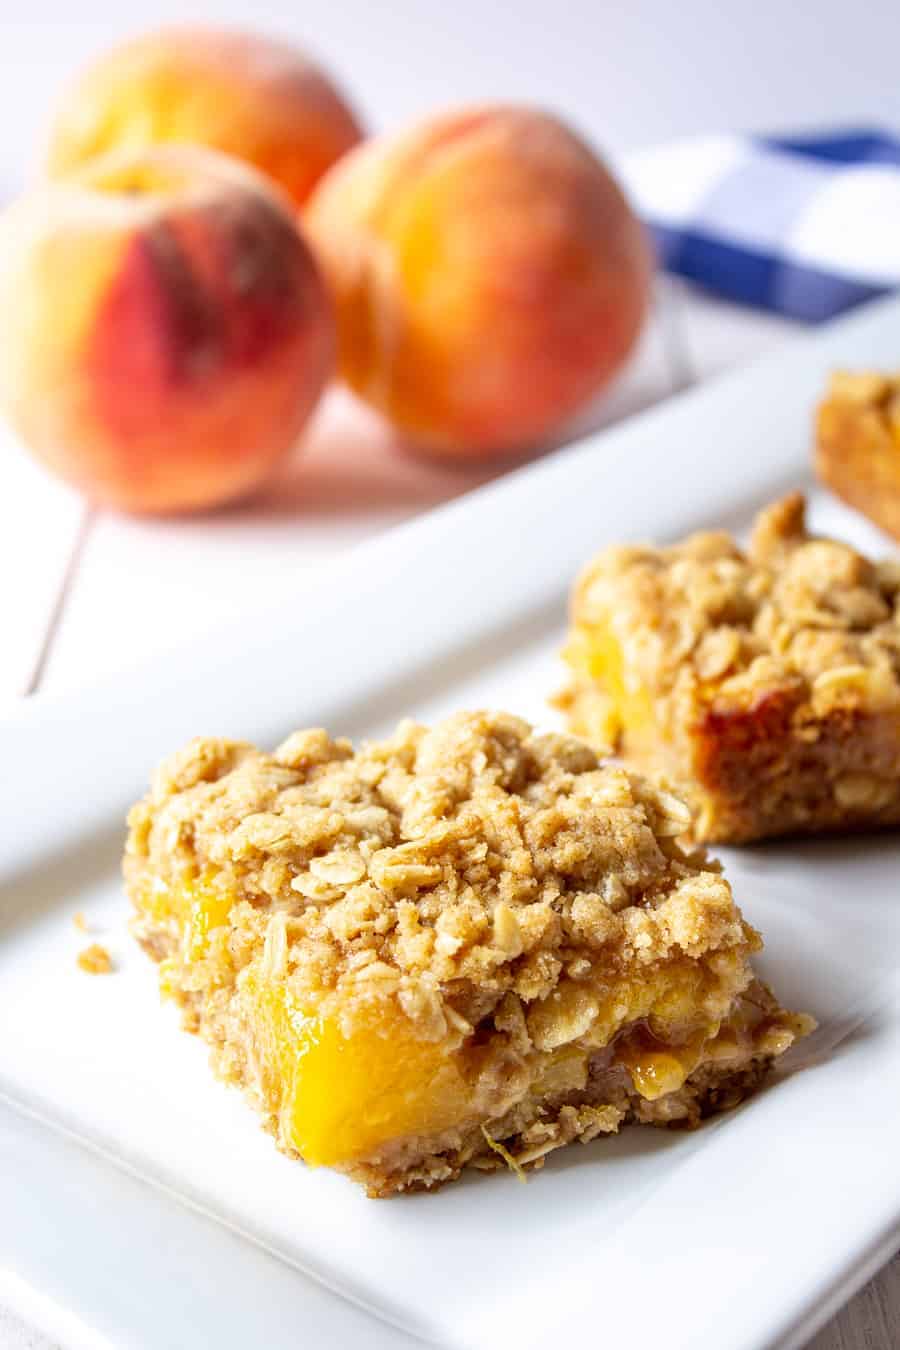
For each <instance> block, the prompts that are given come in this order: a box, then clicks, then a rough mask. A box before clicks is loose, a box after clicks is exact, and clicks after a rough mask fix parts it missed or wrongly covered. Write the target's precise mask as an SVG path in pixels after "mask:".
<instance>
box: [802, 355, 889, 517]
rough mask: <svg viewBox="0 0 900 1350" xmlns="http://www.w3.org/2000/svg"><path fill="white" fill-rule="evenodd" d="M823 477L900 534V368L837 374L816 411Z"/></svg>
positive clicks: (841, 494) (819, 469) (819, 466)
mask: <svg viewBox="0 0 900 1350" xmlns="http://www.w3.org/2000/svg"><path fill="white" fill-rule="evenodd" d="M815 454H816V470H817V472H818V475H819V477H820V478H821V479H822V482H823V483H827V484H828V486H829V487H830V488H831V490H832V491H833V492H836V493H837V495H838V496H839V497H842V498H843V499H844V501H845V502H847V503H848V504H849V505H850V506H853V507H855V508H856V509H857V510H858V511H862V513H863V514H864V515H867V516H868V517H869V519H870V520H873V521H874V522H875V524H876V525H880V526H881V528H882V529H883V530H887V532H888V534H892V535H893V536H894V537H895V538H896V539H900V373H898V374H893V375H883V374H877V373H874V372H860V373H851V372H849V371H839V372H838V373H837V374H835V375H834V376H833V377H832V379H831V382H830V384H829V386H828V389H827V390H826V392H825V396H824V398H823V399H822V401H821V403H820V404H819V407H818V411H817V413H816V451H815Z"/></svg>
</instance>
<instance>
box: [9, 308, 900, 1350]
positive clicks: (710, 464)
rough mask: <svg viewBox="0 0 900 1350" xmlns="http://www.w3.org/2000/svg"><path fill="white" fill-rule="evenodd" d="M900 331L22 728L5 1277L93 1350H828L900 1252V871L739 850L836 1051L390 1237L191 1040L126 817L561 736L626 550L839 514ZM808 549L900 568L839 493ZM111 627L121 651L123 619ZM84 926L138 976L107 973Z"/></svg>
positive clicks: (569, 471)
mask: <svg viewBox="0 0 900 1350" xmlns="http://www.w3.org/2000/svg"><path fill="white" fill-rule="evenodd" d="M898 354H900V304H898V303H897V302H889V303H886V304H884V303H883V304H881V305H879V306H877V307H874V308H871V309H869V310H867V311H866V312H864V313H862V314H860V315H858V316H856V317H854V318H853V319H851V320H848V321H845V322H843V323H840V324H837V325H834V326H832V327H831V328H829V329H827V330H823V331H822V332H820V333H819V334H818V335H816V336H815V337H811V338H809V339H803V340H801V341H800V342H798V343H796V344H795V345H793V346H792V347H791V348H790V349H789V350H784V351H782V352H781V353H779V354H778V355H777V356H776V357H773V358H771V359H766V360H765V361H763V362H762V363H760V364H758V365H757V366H755V367H753V368H751V369H749V370H747V371H744V372H741V373H739V374H737V375H734V376H730V377H727V378H725V379H722V380H721V381H719V382H717V383H716V384H715V385H714V386H711V387H710V386H708V387H705V388H703V389H702V390H700V391H699V392H697V393H692V394H688V395H685V396H682V397H680V398H679V399H677V400H674V401H672V402H670V403H668V404H666V405H665V406H664V407H663V408H661V409H657V410H654V411H651V412H649V413H646V414H643V415H641V416H639V417H637V418H635V419H633V420H632V421H631V422H629V423H628V424H627V425H625V426H624V427H621V428H619V429H616V430H613V431H611V432H607V433H604V434H601V435H598V436H596V437H594V438H592V439H590V440H589V441H586V442H584V443H583V444H581V445H579V446H577V447H575V448H573V449H570V450H566V451H563V452H560V453H559V454H557V455H555V456H554V457H552V458H550V459H548V460H545V461H544V462H542V463H540V464H537V465H535V466H533V467H531V468H528V469H525V470H522V471H520V472H519V473H517V474H514V475H512V476H511V477H508V478H507V479H505V480H504V481H502V482H500V483H498V484H494V485H492V486H490V487H488V488H485V489H482V490H481V491H479V492H477V493H474V494H473V495H471V496H469V497H466V498H464V499H462V500H460V501H458V502H456V503H454V504H453V505H451V506H449V507H445V508H442V509H441V510H439V511H437V512H434V513H433V514H431V515H429V516H427V517H425V518H422V519H420V520H419V521H417V522H415V523H414V524H412V525H408V526H404V527H402V528H401V529H399V530H396V531H394V532H393V533H391V534H390V535H387V536H384V537H382V538H381V539H379V540H377V541H376V542H375V543H370V544H367V545H365V546H363V547H362V548H361V549H359V550H358V551H357V552H356V553H354V554H353V555H351V556H349V557H348V558H346V559H345V560H344V561H342V562H341V563H340V564H339V565H337V566H336V567H334V569H333V571H332V572H331V573H330V575H329V576H328V578H327V579H322V578H317V579H315V580H314V581H312V582H310V583H308V584H307V585H306V586H305V587H304V588H303V589H295V590H286V592H285V593H284V594H283V595H282V596H280V597H277V599H276V600H274V601H273V603H272V604H271V605H270V606H269V607H267V608H266V609H265V610H261V611H260V612H258V613H255V614H251V615H246V616H244V619H243V621H242V622H241V623H240V624H235V625H234V626H233V627H232V628H230V629H228V630H220V631H219V632H217V633H215V634H213V635H210V636H205V637H203V638H202V640H201V639H198V641H197V643H196V645H195V646H194V647H193V648H192V649H190V650H184V649H183V650H180V651H178V652H175V653H172V654H171V655H169V656H168V657H166V658H161V659H160V660H158V661H157V662H155V663H154V664H153V665H152V666H150V667H145V668H143V669H141V670H138V671H134V672H133V673H129V674H126V675H123V676H118V677H116V678H115V679H114V680H110V681H108V682H106V683H105V684H103V685H97V686H95V687H92V688H90V689H86V690H84V691H82V692H80V693H78V694H75V695H71V696H66V697H62V698H58V699H42V700H38V701H36V702H34V703H32V704H30V705H28V706H26V707H25V708H23V710H22V711H21V712H20V713H19V714H18V715H17V716H16V717H15V718H14V719H13V720H12V721H10V722H8V723H6V724H5V725H4V726H3V727H2V729H0V745H2V771H0V783H2V788H0V792H2V794H3V801H2V803H0V806H2V810H0V821H2V822H3V823H2V827H0V1268H2V1271H3V1275H2V1276H0V1281H2V1283H3V1292H4V1293H5V1295H6V1297H7V1298H11V1299H13V1301H14V1302H15V1303H16V1304H18V1305H19V1306H21V1308H22V1310H23V1311H24V1312H25V1313H27V1315H29V1316H30V1317H31V1318H32V1319H33V1320H36V1321H38V1322H39V1323H40V1324H41V1325H43V1326H45V1327H46V1328H47V1329H48V1330H50V1331H51V1332H52V1333H53V1334H56V1335H58V1336H61V1337H63V1338H64V1339H65V1340H66V1341H67V1343H68V1344H70V1345H79V1346H81V1345H84V1346H100V1345H108V1346H114V1347H116V1350H127V1348H128V1347H141V1348H142V1350H143V1348H146V1350H151V1348H152V1350H163V1348H166V1350H168V1347H172V1350H175V1348H176V1347H177V1348H178V1350H184V1347H186V1346H198V1347H199V1346H213V1345H215V1346H216V1347H217V1350H232V1348H234V1350H237V1348H238V1347H241V1350H243V1348H244V1347H246V1346H247V1345H265V1346H266V1347H267V1350H287V1348H288V1347H295V1346H297V1345H298V1344H302V1345H304V1346H310V1347H319V1346H322V1347H325V1346H328V1347H332V1346H333V1347H340V1348H341V1350H344V1348H345V1347H346V1350H356V1347H367V1348H368V1347H374V1348H375V1350H380V1348H381V1347H386V1348H387V1347H403V1346H412V1345H415V1344H418V1343H422V1342H425V1343H429V1344H433V1345H438V1346H443V1347H447V1348H448V1350H488V1347H490V1348H491V1350H496V1348H497V1347H506V1346H513V1345H515V1346H516V1350H539V1348H543V1347H548V1346H554V1347H557V1346H558V1347H565V1346H569V1345H574V1344H582V1343H584V1344H592V1345H593V1344H600V1343H601V1341H602V1342H603V1343H616V1342H625V1343H627V1344H628V1345H630V1346H631V1347H633V1348H634V1350H644V1348H645V1347H646V1348H647V1350H649V1347H654V1348H655V1347H658V1346H661V1345H665V1346H666V1348H667V1350H762V1347H770V1346H779V1347H790V1346H799V1345H801V1344H803V1342H804V1341H805V1340H806V1338H808V1337H809V1336H810V1335H811V1334H812V1333H813V1331H814V1330H815V1329H816V1327H817V1326H818V1325H819V1324H820V1323H821V1322H822V1321H824V1320H825V1319H826V1318H827V1316H829V1315H830V1314H831V1313H832V1312H833V1311H834V1310H835V1308H836V1307H837V1306H838V1305H839V1303H840V1302H841V1301H842V1300H843V1299H845V1298H847V1297H849V1295H850V1294H851V1293H852V1292H853V1290H854V1289H855V1288H856V1287H858V1286H859V1285H860V1284H861V1283H862V1282H863V1281H864V1280H865V1279H866V1278H867V1277H868V1276H869V1275H870V1274H872V1273H873V1271H874V1270H875V1269H876V1268H877V1266H878V1265H879V1264H880V1263H881V1262H883V1261H884V1260H886V1259H887V1257H888V1256H889V1255H890V1254H891V1252H892V1251H893V1250H894V1249H895V1248H896V1246H897V1245H898V1243H900V1164H898V1162H897V1140H898V1132H897V1131H898V1127H897V1121H898V1119H900V996H898V995H900V973H898V972H900V836H898V835H882V836H880V837H866V838H853V839H838V840H832V841H827V840H819V841H808V842H802V843H796V842H794V843H782V844H778V845H777V846H772V847H765V848H761V847H757V848H752V849H747V850H744V851H740V852H738V851H733V850H731V851H723V855H724V856H725V861H726V866H727V868H728V871H729V874H730V876H731V878H732V881H733V883H734V887H735V891H736V893H737V896H738V899H739V900H740V902H741V904H742V906H743V908H744V910H745V912H746V913H747V915H748V917H749V918H750V919H751V921H752V922H753V923H755V924H756V925H757V926H758V927H760V928H761V929H762V931H763V933H764V934H765V936H766V938H767V942H768V947H767V951H766V953H765V954H764V956H763V958H762V959H761V961H760V963H759V964H760V966H761V969H762V972H763V974H764V975H765V976H767V977H768V978H769V979H771V980H772V982H773V983H774V984H775V985H776V987H777V989H778V991H779V994H780V995H781V997H782V998H783V1000H784V1001H786V1002H787V1003H789V1004H791V1005H792V1006H794V1007H799V1008H804V1009H808V1010H810V1011H812V1012H813V1013H815V1015H816V1016H817V1017H818V1018H819V1020H820V1023H821V1026H820V1030H819V1031H818V1032H817V1033H816V1034H815V1036H814V1037H813V1038H812V1039H811V1040H810V1042H808V1043H807V1045H806V1046H805V1047H804V1048H803V1049H802V1050H801V1051H800V1052H799V1053H798V1054H797V1055H796V1056H795V1059H794V1061H793V1072H786V1073H785V1074H784V1076H783V1077H781V1079H780V1080H779V1081H778V1082H777V1083H776V1084H775V1085H774V1086H773V1087H772V1088H771V1089H770V1090H768V1091H766V1092H764V1093H762V1094H761V1095H760V1096H758V1097H757V1098H756V1099H754V1100H753V1101H751V1102H749V1103H747V1104H746V1105H745V1106H744V1107H742V1108H741V1109H740V1110H739V1111H737V1112H736V1113H734V1114H732V1115H730V1116H728V1117H725V1118H722V1119H720V1120H718V1121H717V1122H714V1123H712V1124H710V1125H709V1126H707V1127H704V1128H703V1129H702V1130H700V1131H698V1132H696V1133H694V1134H679V1133H667V1132H663V1131H655V1130H649V1129H643V1130H637V1129H634V1130H628V1131H625V1132H623V1133H622V1135H620V1136H619V1137H618V1138H616V1139H614V1140H607V1141H599V1142H597V1143H595V1144H592V1145H591V1146H589V1147H587V1148H582V1147H580V1146H579V1147H575V1148H573V1149H570V1150H568V1151H565V1152H563V1153H562V1154H560V1155H556V1156H555V1157H554V1158H552V1159H551V1160H550V1162H549V1163H548V1166H547V1167H546V1169H545V1170H544V1172H543V1173H540V1174H538V1175H536V1176H535V1177H534V1178H533V1180H532V1181H530V1182H529V1184H528V1185H527V1186H521V1185H520V1184H519V1183H518V1182H517V1181H516V1180H515V1178H513V1177H511V1176H505V1175H503V1176H500V1175H495V1176H492V1177H484V1176H481V1175H479V1174H475V1175H473V1176H472V1177H471V1178H465V1179H464V1180H462V1181H461V1182H459V1183H457V1184H456V1185H454V1186H451V1187H448V1188H447V1189H446V1190H444V1191H441V1192H439V1193H437V1194H435V1195H431V1196H413V1197H408V1198H401V1199H396V1200H392V1201H382V1202H373V1201H369V1200H367V1199H366V1198H365V1196H364V1195H363V1194H362V1192H360V1191H359V1190H357V1189H356V1188H355V1187H354V1186H352V1185H351V1183H349V1182H348V1181H346V1180H344V1179H342V1178H341V1177H339V1176H336V1175H333V1174H331V1173H329V1172H325V1171H310V1170H307V1169H305V1168H303V1167H302V1166H300V1165H298V1164H295V1163H291V1162H289V1161H287V1160H286V1159H284V1158H283V1157H281V1156H280V1155H279V1154H278V1153H277V1152H276V1151H275V1149H274V1148H273V1146H272V1144H271V1141H270V1140H269V1138H268V1137H267V1136H265V1135H264V1134H263V1133H262V1131H260V1129H259V1127H258V1125H257V1122H256V1119H255V1118H254V1116H253V1114H252V1113H251V1111H250V1110H249V1109H248V1107H247V1106H246V1105H245V1104H244V1102H243V1100H242V1099H241V1098H240V1097H239V1095H238V1094H237V1093H235V1092H233V1091H230V1090H228V1089H226V1088H224V1087H222V1086H221V1085H220V1084H218V1083H216V1082H215V1081H214V1080H213V1079H212V1077H211V1075H210V1073H209V1072H208V1070H207V1067H206V1064H205V1051H204V1048H203V1046H202V1044H201V1043H199V1042H198V1041H196V1040H195V1039H194V1038H191V1037H188V1036H185V1035H184V1034H183V1033H182V1032H181V1031H180V1030H179V1029H178V1027H177V1021H176V1017H175V1015H174V1013H173V1011H172V1010H171V1009H161V1008H160V1007H159V1004H158V999H157V995H156V989H155V971H154V969H153V968H152V966H151V964H150V962H148V961H147V959H146V958H145V957H144V956H143V955H142V953H141V952H140V951H138V950H137V949H136V948H135V947H134V945H133V944H132V942H131V941H130V939H129V938H128V936H127V934H126V930H125V924H126V918H127V908H126V904H125V901H124V898H123V895H122V891H121V887H120V883H119V879H118V859H119V854H120V851H121V845H122V837H123V826H122V821H123V816H124V812H125V810H126V808H127V806H128V805H129V803H130V802H131V801H132V800H133V799H134V798H136V797H137V796H138V795H139V794H140V793H141V792H142V791H143V788H144V786H145V783H146V780H147V777H148V774H149V772H150V769H151V767H152V766H153V765H154V764H155V763H156V762H157V761H158V760H159V759H160V758H161V756H162V755H163V754H165V753H166V752H168V751H169V750H171V749H172V748H174V747H175V746H177V745H178V744H179V743H180V742H182V741H183V740H185V739H187V738H188V737H189V736H191V735H193V734H196V733H200V732H203V733H222V734H226V735H233V736H240V737H248V738H251V739H254V740H257V741H260V742H261V743H263V744H271V743H274V742H275V741H276V740H278V739H279V738H280V737H282V736H283V735H284V734H285V733H286V732H287V731H288V730H290V729H291V728H293V727H294V726H300V725H307V724H325V725H327V726H328V727H329V728H331V729H333V730H335V731H338V732H341V733H344V734H350V735H352V736H354V737H359V736H367V735H372V734H377V733H379V732H381V731H383V730H385V729H387V728H388V727H389V726H390V725H391V724H393V723H394V722H395V721H397V720H398V719H399V718H400V717H403V716H408V715H412V716H416V717H419V718H421V719H423V720H429V719H432V718H435V717H437V716H439V715H441V714H443V713H445V712H448V711H450V710H452V709H454V708H458V707H464V706H479V705H480V706H484V705H498V706H504V707H508V708H511V709H512V710H514V711H518V712H521V713H523V714H525V715H526V716H529V717H531V718H532V719H533V720H535V721H539V722H542V723H548V724H552V721H553V715H552V713H551V712H550V711H549V710H548V708H547V704H546V698H547V696H548V695H549V694H550V693H551V692H552V691H553V690H554V688H555V687H557V685H558V684H559V681H560V678H561V671H560V667H559V663H558V658H557V650H558V647H559V645H560V640H561V637H562V632H563V626H564V608H565V595H566V591H567V588H568V586H569V584H570V582H571V579H572V577H573V574H574V573H575V571H576V569H577V567H578V566H579V565H580V564H581V563H582V562H583V561H584V560H585V559H586V558H587V557H588V556H589V555H590V554H591V553H592V552H593V551H594V550H595V549H597V548H598V547H600V546H601V545H603V544H605V543H608V542H611V541H613V540H619V539H640V538H644V537H653V538H656V539H659V540H666V539H672V538H674V537H676V536H678V535H680V534H682V533H684V532H685V531H687V530H690V529H693V528H697V527H700V526H703V525H724V526H727V527H729V528H735V529H738V530H742V529H744V528H746V525H747V524H748V522H749V519H750V516H751V514H752V512H753V511H754V510H755V508H756V507H757V506H759V505H760V504H761V503H762V502H764V501H765V500H768V499H770V498H772V497H773V496H775V495H777V494H778V493H780V492H782V491H783V490H785V489H786V488H788V487H790V486H795V485H798V484H799V485H807V484H808V485H809V486H810V488H811V484H810V483H809V474H808V459H809V439H810V413H811V408H812V405H813V402H814V400H815V398H816V396H817V395H818V393H819V391H820V389H821V386H822V383H823V381H824V379H825V377H826V375H827V372H828V371H829V370H830V369H831V368H832V367H834V366H835V365H842V364H846V365H858V366H866V365H886V366H895V365H897V364H898ZM811 491H812V498H813V523H814V524H815V525H817V526H819V527H821V528H823V529H825V530H829V531H832V530H833V531H834V532H836V533H839V534H842V535H844V536H846V537H848V538H851V539H852V540H854V541H855V542H857V543H858V544H859V545H860V546H863V547H865V548H867V549H869V550H871V551H872V552H875V553H878V552H885V551H887V550H888V547H889V546H888V544H887V541H886V540H884V539H883V537H881V536H879V535H878V534H877V532H876V531H875V530H874V529H872V528H871V527H870V526H868V525H867V524H866V522H865V521H863V520H862V519H861V518H860V517H858V516H855V515H853V514H852V513H851V512H849V511H847V510H845V509H844V508H843V507H841V506H840V505H839V504H838V503H836V502H835V501H833V500H832V499H830V498H828V497H827V496H826V495H825V494H824V493H820V492H817V491H815V490H813V489H812V488H811ZM109 621H110V623H111V624H114V623H115V621H116V617H115V615H114V614H111V615H110V616H109ZM78 910H82V911H84V912H85V914H86V915H87V917H88V919H89V920H90V922H91V924H92V926H93V927H94V929H95V931H96V933H97V935H98V937H99V938H100V940H102V941H104V942H105V943H106V944H107V946H108V947H109V948H110V950H111V951H112V953H113V955H114V957H115V960H116V963H117V971H116V973H115V975H113V976H111V977H109V978H104V979H100V978H97V979H90V978H88V977H86V976H85V975H83V974H82V973H81V972H79V971H78V970H77V969H76V966H75V955H76V952H77V951H78V949H79V947H80V946H81V945H83V943H84V942H85V941H86V940H87V939H85V938H84V937H83V936H82V935H81V934H80V933H78V932H77V931H76V929H75V928H74V926H73V923H72V918H73V915H74V914H75V913H76V911H78Z"/></svg>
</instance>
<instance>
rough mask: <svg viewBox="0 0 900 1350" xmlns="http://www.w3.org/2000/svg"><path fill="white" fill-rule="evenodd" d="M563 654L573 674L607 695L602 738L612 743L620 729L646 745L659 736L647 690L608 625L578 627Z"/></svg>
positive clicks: (633, 739) (651, 701)
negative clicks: (631, 669) (636, 677)
mask: <svg viewBox="0 0 900 1350" xmlns="http://www.w3.org/2000/svg"><path fill="white" fill-rule="evenodd" d="M563 656H564V658H565V660H566V661H567V662H568V664H569V665H570V666H571V668H572V670H574V672H575V674H576V675H578V676H579V677H581V678H582V679H585V680H587V681H588V682H589V683H591V684H596V685H598V686H599V688H600V689H601V690H602V691H603V693H604V694H605V695H606V698H607V700H608V703H609V707H608V710H607V719H606V722H605V725H604V727H603V728H602V732H603V734H604V739H606V740H608V741H609V743H610V744H615V743H616V742H617V740H618V738H619V736H620V735H621V734H622V733H623V732H624V733H625V734H626V735H627V736H628V738H629V740H630V741H632V742H633V741H635V740H636V741H639V742H644V743H646V744H648V745H649V744H650V743H651V742H653V741H654V740H656V739H658V737H659V735H660V728H659V727H658V725H657V718H656V713H655V710H654V705H653V699H652V697H651V694H650V691H649V690H648V689H647V688H646V687H645V686H644V685H643V684H641V683H640V682H639V681H636V680H635V679H634V676H633V674H631V673H630V672H629V671H628V670H627V667H626V662H625V654H624V652H623V651H622V646H621V643H620V642H619V640H618V639H617V638H616V636H615V635H614V633H613V632H612V629H611V628H609V627H606V626H604V625H602V624H595V625H592V626H591V627H590V629H588V628H583V627H582V628H577V629H576V630H575V632H574V633H573V635H572V638H571V639H570V641H569V643H568V645H567V647H566V649H565V651H564V653H563Z"/></svg>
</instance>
